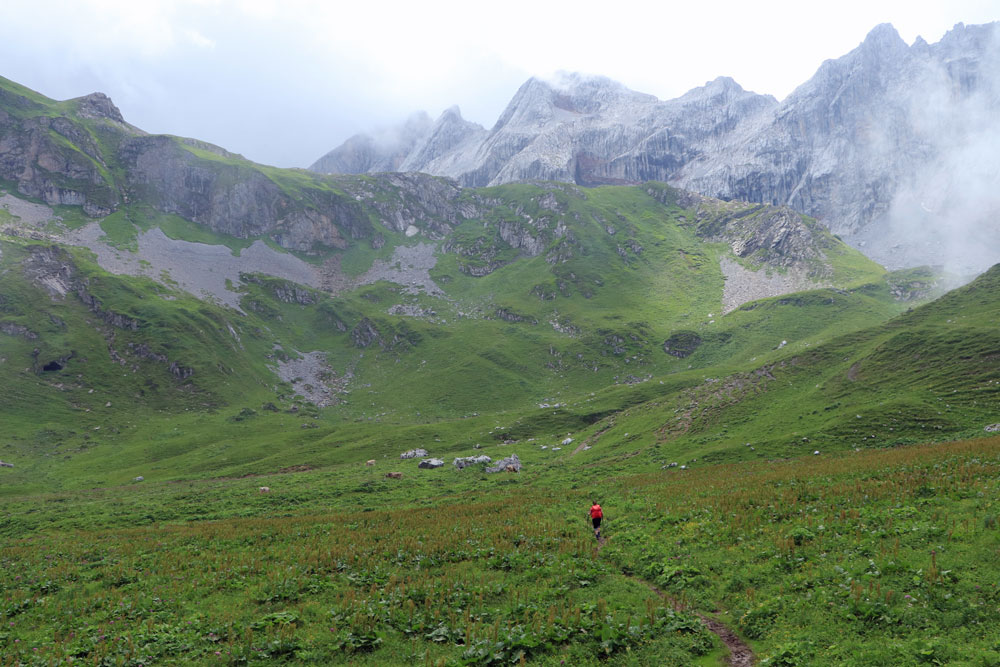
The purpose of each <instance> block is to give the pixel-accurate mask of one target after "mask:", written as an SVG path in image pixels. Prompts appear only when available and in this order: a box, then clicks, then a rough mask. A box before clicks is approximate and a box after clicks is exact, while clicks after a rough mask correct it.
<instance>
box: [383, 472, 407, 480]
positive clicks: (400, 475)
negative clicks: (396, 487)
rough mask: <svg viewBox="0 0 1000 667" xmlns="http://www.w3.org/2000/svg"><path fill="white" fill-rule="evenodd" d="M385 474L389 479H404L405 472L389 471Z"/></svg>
mask: <svg viewBox="0 0 1000 667" xmlns="http://www.w3.org/2000/svg"><path fill="white" fill-rule="evenodd" d="M385 476H386V477H388V478H389V479H403V473H401V472H387V473H386V474H385Z"/></svg>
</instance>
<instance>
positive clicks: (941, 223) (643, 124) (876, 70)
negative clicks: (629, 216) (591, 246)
mask: <svg viewBox="0 0 1000 667" xmlns="http://www.w3.org/2000/svg"><path fill="white" fill-rule="evenodd" d="M997 25H998V24H997V23H991V24H986V25H977V26H965V25H963V24H958V25H957V26H955V28H954V29H953V30H951V31H950V32H948V33H947V34H946V35H945V36H944V37H943V38H942V39H941V41H940V42H938V43H936V44H928V43H927V42H925V41H924V40H923V39H920V38H918V39H917V40H916V42H915V43H914V44H912V45H910V46H908V45H907V44H906V43H905V42H903V40H902V39H901V38H900V37H899V34H898V33H897V32H896V30H895V29H894V28H893V27H892V26H891V25H888V24H883V25H879V26H877V27H876V28H875V29H873V30H872V31H871V32H870V33H869V34H868V36H867V37H866V38H865V40H864V42H862V43H861V44H860V45H859V46H858V47H857V48H856V49H854V50H853V51H851V52H850V53H848V54H846V55H844V56H843V57H841V58H838V59H836V60H828V61H826V62H824V63H823V65H822V66H821V67H820V68H819V70H818V71H817V72H816V74H815V75H814V76H813V77H812V78H811V79H810V80H809V81H807V82H806V83H804V84H802V85H801V86H799V87H798V88H797V89H796V90H795V91H794V92H793V93H792V94H791V95H789V96H788V97H787V98H786V99H785V100H783V101H781V102H779V101H778V100H776V99H775V98H773V97H771V96H769V95H759V94H756V93H752V92H749V91H746V90H743V89H742V88H741V87H740V86H739V85H738V84H737V83H736V82H735V81H733V80H732V79H729V78H725V77H720V78H718V79H716V80H715V81H712V82H710V83H708V84H706V85H705V86H703V87H701V88H696V89H694V90H692V91H690V92H688V93H687V94H685V95H683V96H682V97H679V98H677V99H673V100H667V101H661V100H658V99H657V98H655V97H653V96H651V95H646V94H642V93H638V92H635V91H632V90H629V89H628V88H626V87H624V86H623V85H621V84H619V83H616V82H614V81H611V80H609V79H605V78H599V77H589V76H582V75H578V74H571V75H565V76H563V77H562V78H561V79H560V80H558V81H544V80H541V79H536V78H532V79H529V80H528V81H527V82H526V83H525V84H524V85H522V86H521V88H520V89H519V90H518V91H517V93H516V94H515V95H514V97H513V99H512V100H511V101H510V103H509V105H508V106H507V108H506V110H505V111H504V112H503V114H502V115H501V116H500V118H499V119H498V120H497V122H496V124H495V125H494V126H493V128H492V129H489V130H487V129H485V128H483V127H481V126H479V125H477V124H475V123H471V122H469V121H466V120H464V119H463V118H462V116H461V114H460V112H459V110H458V108H457V107H453V108H451V109H448V110H447V111H445V112H444V113H443V114H441V116H440V117H439V118H438V119H437V120H436V121H433V122H431V120H430V118H429V117H428V116H427V115H426V114H416V115H414V116H411V117H410V119H409V120H408V121H407V122H406V123H405V124H404V125H402V126H400V127H398V128H391V129H389V130H384V131H382V132H380V133H378V134H377V135H366V134H361V135H356V136H354V137H352V138H351V139H349V140H348V141H346V142H345V143H344V144H343V145H341V146H339V147H337V148H335V149H334V150H332V151H330V152H329V153H327V154H326V155H324V156H323V157H322V158H320V159H319V160H317V161H316V162H315V163H314V164H313V165H312V166H311V167H310V169H312V170H313V171H317V172H321V173H365V172H368V173H372V172H380V171H421V172H426V173H429V174H435V175H440V176H447V177H450V178H454V179H456V180H457V181H458V182H459V183H460V184H462V185H466V186H473V187H482V186H488V185H498V184H502V183H510V182H517V181H533V180H554V181H564V182H572V183H576V184H579V185H600V184H625V183H641V182H645V181H651V180H655V181H664V182H667V183H670V184H672V185H676V186H679V187H683V188H685V189H688V190H693V191H695V192H698V193H701V194H704V195H709V196H714V197H720V198H723V199H740V200H746V201H751V202H761V203H769V204H779V205H788V206H791V207H792V208H794V209H796V210H798V211H801V212H803V213H806V214H808V215H811V216H814V217H817V218H819V219H820V220H821V222H823V223H824V224H825V225H827V226H828V227H829V228H830V229H831V230H832V231H834V232H835V233H837V234H839V235H841V236H843V237H844V238H845V239H846V240H848V241H849V242H851V243H852V244H854V245H855V246H857V247H860V248H862V249H863V250H864V251H865V252H866V253H867V254H869V256H871V257H873V258H874V259H876V260H878V261H880V262H883V263H884V264H886V265H888V266H890V267H898V266H906V265H917V264H922V263H929V264H936V265H945V266H946V267H947V268H949V269H951V270H954V271H958V272H971V271H978V270H982V269H983V268H985V267H986V266H989V265H990V264H992V263H993V262H996V261H998V260H1000V224H998V222H997V219H998V213H1000V194H997V193H1000V188H998V187H997V185H998V183H997V181H998V173H1000V152H998V151H997V150H996V147H997V146H998V145H1000V141H998V139H1000V31H998V29H997ZM790 57H794V56H793V54H790Z"/></svg>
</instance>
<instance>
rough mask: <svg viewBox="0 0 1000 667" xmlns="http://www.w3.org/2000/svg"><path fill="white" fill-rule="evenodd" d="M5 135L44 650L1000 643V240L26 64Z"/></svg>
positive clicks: (447, 652) (513, 651)
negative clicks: (469, 176) (200, 118)
mask: <svg viewBox="0 0 1000 667" xmlns="http://www.w3.org/2000/svg"><path fill="white" fill-rule="evenodd" d="M0 140H2V141H3V142H5V143H4V144H3V145H4V146H6V147H10V146H13V147H14V148H15V149H16V150H14V149H11V150H8V153H7V157H8V158H9V159H6V160H5V161H3V162H2V163H0V169H2V170H3V171H2V173H0V385H2V386H3V387H4V394H3V396H4V398H3V400H2V401H0V424H2V429H0V460H2V461H3V462H5V463H6V464H9V465H5V466H3V467H0V496H2V497H3V508H2V510H0V538H2V542H0V570H2V571H3V572H4V575H5V576H3V577H0V599H2V601H3V602H2V606H0V658H2V661H3V662H4V664H8V663H10V664H17V665H34V664H38V665H42V664H45V665H49V664H69V663H71V662H73V663H76V662H79V661H84V660H85V661H86V662H87V663H88V664H90V663H94V664H105V665H117V664H122V665H140V664H143V665H146V664H192V663H193V664H216V663H218V662H223V663H225V664H248V663H255V664H256V663H260V664H264V663H267V664H272V663H288V664H310V665H312V664H315V665H322V664H345V663H346V664H362V665H366V664H370V665H397V664H398V665H405V664H428V665H500V664H525V663H532V664H552V665H555V664H560V665H562V664H574V665H597V664H602V665H603V664H615V665H632V664H673V665H689V664H690V665H703V666H704V665H718V664H721V661H722V660H724V659H725V656H726V655H727V653H729V652H730V651H731V652H733V654H734V655H737V656H738V655H742V656H743V658H742V659H743V660H744V662H743V663H739V662H738V661H737V662H736V664H750V663H749V662H747V661H748V660H752V659H753V655H754V654H756V656H757V658H759V659H760V661H761V664H772V665H779V664H780V665H798V664H801V665H809V664H815V665H828V664H857V665H870V664H886V665H890V664H891V665H911V664H913V665H916V664H949V663H950V664H983V665H991V664H1000V645H997V644H996V640H995V637H996V636H997V634H998V632H1000V628H998V627H997V618H998V616H997V614H996V613H995V612H996V607H997V603H998V598H997V592H996V581H997V575H998V571H997V567H996V566H995V564H994V563H995V562H996V559H995V558H993V552H994V551H995V546H996V545H995V541H996V529H997V520H996V515H997V507H996V501H995V497H996V479H997V475H996V472H997V469H998V465H1000V463H998V461H1000V459H998V450H997V447H998V445H997V439H996V438H990V437H985V438H984V437H982V436H986V435H987V434H986V432H985V431H984V427H988V426H990V425H992V424H996V423H997V422H1000V361H998V360H1000V333H998V331H997V328H996V322H997V321H1000V296H998V295H1000V266H995V267H993V269H991V270H990V271H987V272H986V273H984V274H983V275H981V276H979V277H978V278H976V279H975V280H974V281H972V282H971V283H969V284H968V285H966V286H964V287H961V288H959V289H956V290H953V291H951V292H948V293H947V294H943V295H942V294H941V291H940V288H939V287H938V285H939V284H940V282H941V278H940V277H939V276H937V275H935V274H934V272H933V271H931V270H930V269H911V270H907V271H901V272H894V273H887V272H885V271H884V270H883V269H882V267H880V266H878V265H876V264H874V263H873V262H871V261H869V260H868V259H866V258H865V257H864V256H863V255H861V254H860V253H858V252H857V251H855V250H853V249H851V248H849V247H848V246H846V245H845V244H843V243H842V242H841V241H840V240H839V239H838V238H837V237H835V236H833V235H831V234H830V233H829V232H827V231H826V230H825V229H824V228H823V227H822V226H820V225H819V224H818V223H817V222H816V221H815V220H812V219H810V218H808V217H805V216H801V215H799V214H797V213H795V212H794V211H792V210H790V209H787V208H783V207H773V206H762V205H757V204H751V203H745V202H723V201H719V200H714V199H710V198H704V197H700V196H698V195H694V194H692V193H686V192H682V191H680V190H676V189H673V188H670V187H668V186H666V185H663V184H656V183H648V184H645V185H642V186H636V187H624V186H622V187H619V186H614V187H612V186H607V187H599V188H586V189H585V188H579V187H575V186H570V185H565V184H553V183H534V184H516V185H506V186H502V187H497V188H484V189H463V188H459V187H458V186H457V185H456V184H454V183H452V182H450V181H447V180H445V179H439V178H433V177H429V176H426V175H421V174H384V175H375V176H358V177H346V176H338V177H326V176H319V175H315V174H310V173H306V172H302V171H299V170H280V169H275V168H271V167H266V166H263V165H256V164H254V163H251V162H249V161H247V160H245V159H243V158H242V157H240V156H238V155H234V154H231V153H228V152H226V151H224V150H222V149H220V148H218V147H214V146H210V145H208V144H204V143H202V142H198V141H195V140H189V139H182V138H177V137H165V136H154V135H146V134H145V133H142V132H141V131H139V130H137V129H136V128H133V127H131V126H129V125H128V124H127V123H125V122H124V120H123V119H121V118H120V114H118V111H117V109H115V108H114V106H113V105H112V104H111V103H110V100H107V98H103V97H102V96H88V97H86V98H80V99H78V100H70V101H66V102H56V101H53V100H48V99H47V98H45V97H44V96H41V95H39V94H37V93H34V92H32V91H30V90H27V89H25V88H23V87H22V86H19V85H17V84H15V83H13V82H9V81H7V80H3V79H0ZM28 148H30V150H28ZM21 149H24V150H21ZM4 150H7V149H6V148H5V149H4ZM29 155H33V156H35V157H32V158H30V160H34V162H30V160H29V158H26V157H25V156H29ZM19 160H20V161H21V162H18V161H19ZM24 160H29V162H24ZM46 165H47V166H46ZM249 257H253V258H256V259H255V260H254V261H253V262H251V261H249V260H247V258H249ZM238 260H239V261H238ZM243 260H247V261H246V262H243ZM240 262H243V263H240ZM254 262H256V263H254ZM235 266H238V267H239V268H238V269H235V268H233V267H235ZM289 276H297V278H296V279H295V280H293V279H292V278H291V277H289ZM955 440H961V441H962V442H951V441H955ZM416 448H422V449H425V450H428V452H429V456H433V457H437V458H440V459H442V460H444V462H445V465H444V467H443V468H440V469H421V468H419V467H418V465H417V464H418V462H419V461H420V460H421V459H422V458H424V457H422V456H421V457H416V458H413V459H401V458H400V454H401V453H402V452H404V451H407V450H411V449H416ZM475 455H486V456H488V457H490V458H491V459H492V461H491V463H495V462H497V461H499V460H501V459H503V458H505V457H510V456H512V455H516V456H517V459H518V462H519V465H520V466H521V468H520V470H519V471H518V472H516V473H514V472H511V471H510V470H508V469H507V468H506V465H507V464H505V465H504V466H502V471H501V472H497V473H490V472H487V470H486V465H484V464H482V463H477V464H473V465H471V466H470V467H467V468H465V469H459V468H458V467H457V466H455V465H452V460H453V459H454V458H455V457H468V456H475ZM511 465H512V467H513V468H516V467H517V466H513V464H511ZM387 473H393V475H391V476H390V475H388V474H387ZM397 473H398V475H397ZM262 487H263V488H262ZM594 500H597V501H599V502H601V503H602V504H603V505H604V506H605V508H606V512H607V514H606V519H607V523H606V525H605V533H604V535H603V540H602V541H600V542H598V541H595V539H594V537H593V535H592V534H591V532H590V526H589V524H588V523H587V522H586V519H585V510H586V508H587V507H588V506H589V505H590V503H591V502H593V501H594ZM727 628H728V629H729V630H730V631H731V632H727V631H726V629H727ZM875 632H877V633H879V634H878V636H879V641H873V636H874V634H873V633H875ZM734 660H737V658H734Z"/></svg>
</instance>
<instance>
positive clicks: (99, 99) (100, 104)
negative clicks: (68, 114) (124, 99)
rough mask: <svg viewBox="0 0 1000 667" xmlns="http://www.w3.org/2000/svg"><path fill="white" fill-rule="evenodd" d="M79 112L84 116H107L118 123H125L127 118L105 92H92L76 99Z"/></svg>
mask: <svg viewBox="0 0 1000 667" xmlns="http://www.w3.org/2000/svg"><path fill="white" fill-rule="evenodd" d="M76 102H77V107H76V109H77V113H79V114H80V115H81V116H83V117H84V118H106V119H108V120H113V121H115V122H116V123H124V122H125V118H124V117H123V116H122V112H121V111H119V110H118V107H116V106H115V103H114V102H112V101H111V98H110V97H108V96H107V95H105V94H104V93H91V94H90V95H85V96H83V97H80V98H78V99H77V100H76Z"/></svg>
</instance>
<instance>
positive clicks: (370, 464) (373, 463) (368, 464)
mask: <svg viewBox="0 0 1000 667" xmlns="http://www.w3.org/2000/svg"><path fill="white" fill-rule="evenodd" d="M365 465H366V466H373V465H375V459H368V460H367V461H365Z"/></svg>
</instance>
